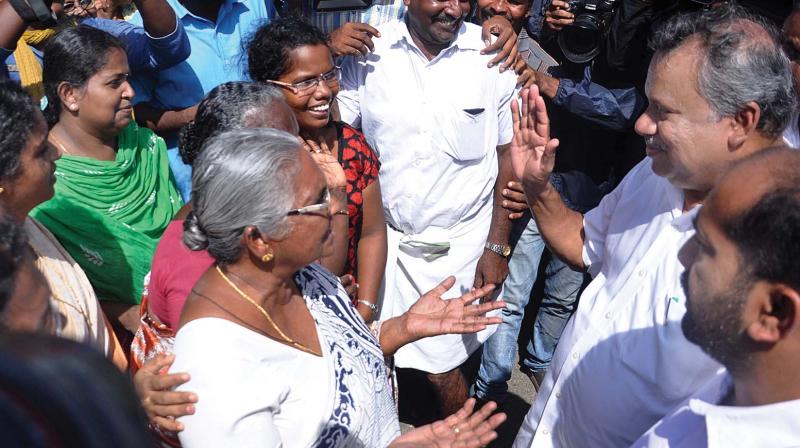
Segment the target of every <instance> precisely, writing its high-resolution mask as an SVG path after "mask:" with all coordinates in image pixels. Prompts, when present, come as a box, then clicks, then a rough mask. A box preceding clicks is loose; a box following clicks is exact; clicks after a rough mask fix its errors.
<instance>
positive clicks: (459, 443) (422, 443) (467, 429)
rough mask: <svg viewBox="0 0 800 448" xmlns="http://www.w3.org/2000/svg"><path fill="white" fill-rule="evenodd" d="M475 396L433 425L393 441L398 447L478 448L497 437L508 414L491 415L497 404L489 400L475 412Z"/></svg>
mask: <svg viewBox="0 0 800 448" xmlns="http://www.w3.org/2000/svg"><path fill="white" fill-rule="evenodd" d="M474 408H475V399H474V398H470V399H469V400H467V402H466V403H464V406H463V407H462V408H461V409H459V410H458V412H456V413H455V414H453V415H451V416H449V417H447V418H446V419H444V420H439V421H436V422H433V423H431V424H430V425H425V426H420V427H419V428H415V429H413V430H411V431H409V432H407V433H405V434H403V435H402V436H400V437H399V438H397V440H395V442H394V443H392V445H391V446H392V447H393V448H399V447H432V448H439V447H442V448H444V447H448V448H478V447H481V446H484V445H487V444H489V443H490V442H491V441H492V440H494V439H496V438H497V432H495V429H497V427H498V426H500V425H501V424H502V423H503V422H504V421H505V420H506V414H504V413H502V412H500V413H497V414H494V415H492V412H494V410H495V409H497V405H496V404H495V403H494V402H489V403H486V404H485V405H484V406H483V407H482V408H481V409H480V410H479V411H477V412H473V410H474Z"/></svg>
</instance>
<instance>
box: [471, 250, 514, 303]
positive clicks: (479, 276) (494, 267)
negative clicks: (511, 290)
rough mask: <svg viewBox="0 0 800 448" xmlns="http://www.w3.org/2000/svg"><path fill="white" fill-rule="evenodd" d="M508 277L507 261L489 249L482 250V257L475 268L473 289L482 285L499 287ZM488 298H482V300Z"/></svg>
mask: <svg viewBox="0 0 800 448" xmlns="http://www.w3.org/2000/svg"><path fill="white" fill-rule="evenodd" d="M506 277H508V260H507V259H506V258H505V257H503V256H502V255H500V254H496V253H494V252H492V251H490V250H489V249H484V251H483V255H481V258H479V259H478V266H477V267H476V268H475V281H474V282H473V285H472V286H473V287H474V288H480V287H481V286H484V285H495V286H498V287H499V286H500V285H502V284H503V282H504V281H506ZM486 299H488V297H484V300H486Z"/></svg>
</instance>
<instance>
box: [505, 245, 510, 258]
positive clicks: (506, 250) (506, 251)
mask: <svg viewBox="0 0 800 448" xmlns="http://www.w3.org/2000/svg"><path fill="white" fill-rule="evenodd" d="M509 255H511V247H509V246H505V247H503V256H504V257H507V256H509Z"/></svg>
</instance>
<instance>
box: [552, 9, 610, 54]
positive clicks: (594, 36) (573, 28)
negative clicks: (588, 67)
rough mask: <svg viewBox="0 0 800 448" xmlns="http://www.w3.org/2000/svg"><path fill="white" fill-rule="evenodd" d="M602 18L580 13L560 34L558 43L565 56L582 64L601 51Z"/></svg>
mask: <svg viewBox="0 0 800 448" xmlns="http://www.w3.org/2000/svg"><path fill="white" fill-rule="evenodd" d="M601 26H602V23H601V21H600V18H598V17H597V16H596V15H594V14H587V13H584V14H579V15H578V16H576V17H575V22H574V23H573V24H572V25H570V26H568V27H566V28H564V29H563V30H561V32H560V33H559V34H558V45H559V46H560V47H561V51H563V52H564V56H565V57H566V58H567V59H569V60H570V61H572V62H575V63H577V64H582V63H584V62H588V61H591V60H592V58H594V57H595V56H597V54H598V53H599V52H600V27H601Z"/></svg>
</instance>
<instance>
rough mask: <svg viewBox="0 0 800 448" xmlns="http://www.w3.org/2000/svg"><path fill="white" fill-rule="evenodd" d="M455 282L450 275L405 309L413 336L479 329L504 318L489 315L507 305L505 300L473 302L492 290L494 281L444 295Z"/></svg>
mask: <svg viewBox="0 0 800 448" xmlns="http://www.w3.org/2000/svg"><path fill="white" fill-rule="evenodd" d="M455 283H456V279H455V277H453V276H450V277H447V278H446V279H445V280H444V281H443V282H441V283H439V285H438V286H436V287H435V288H433V289H432V290H430V291H428V292H427V293H426V294H425V295H423V296H422V297H420V298H419V300H417V302H416V303H414V305H412V306H411V308H409V309H408V311H406V312H405V314H404V315H403V316H404V317H405V319H406V331H407V332H408V333H409V335H410V336H412V337H414V338H415V339H421V338H425V337H429V336H437V335H440V334H460V333H475V332H478V331H481V330H483V329H484V328H486V326H488V325H494V324H499V323H500V322H502V319H501V318H499V317H486V313H488V312H490V311H493V310H496V309H500V308H503V307H505V306H506V304H505V302H503V301H502V300H496V301H490V302H486V303H479V304H475V305H470V304H471V303H472V302H475V301H477V300H479V299H480V298H482V297H485V296H486V295H488V294H489V293H490V292H492V291H493V290H494V288H495V287H494V285H493V284H491V285H486V286H483V287H482V288H477V289H473V290H472V291H470V292H468V293H466V294H464V295H462V296H461V297H458V298H454V299H448V300H445V299H442V294H444V293H445V292H447V290H449V289H450V288H452V287H453V285H454V284H455Z"/></svg>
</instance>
